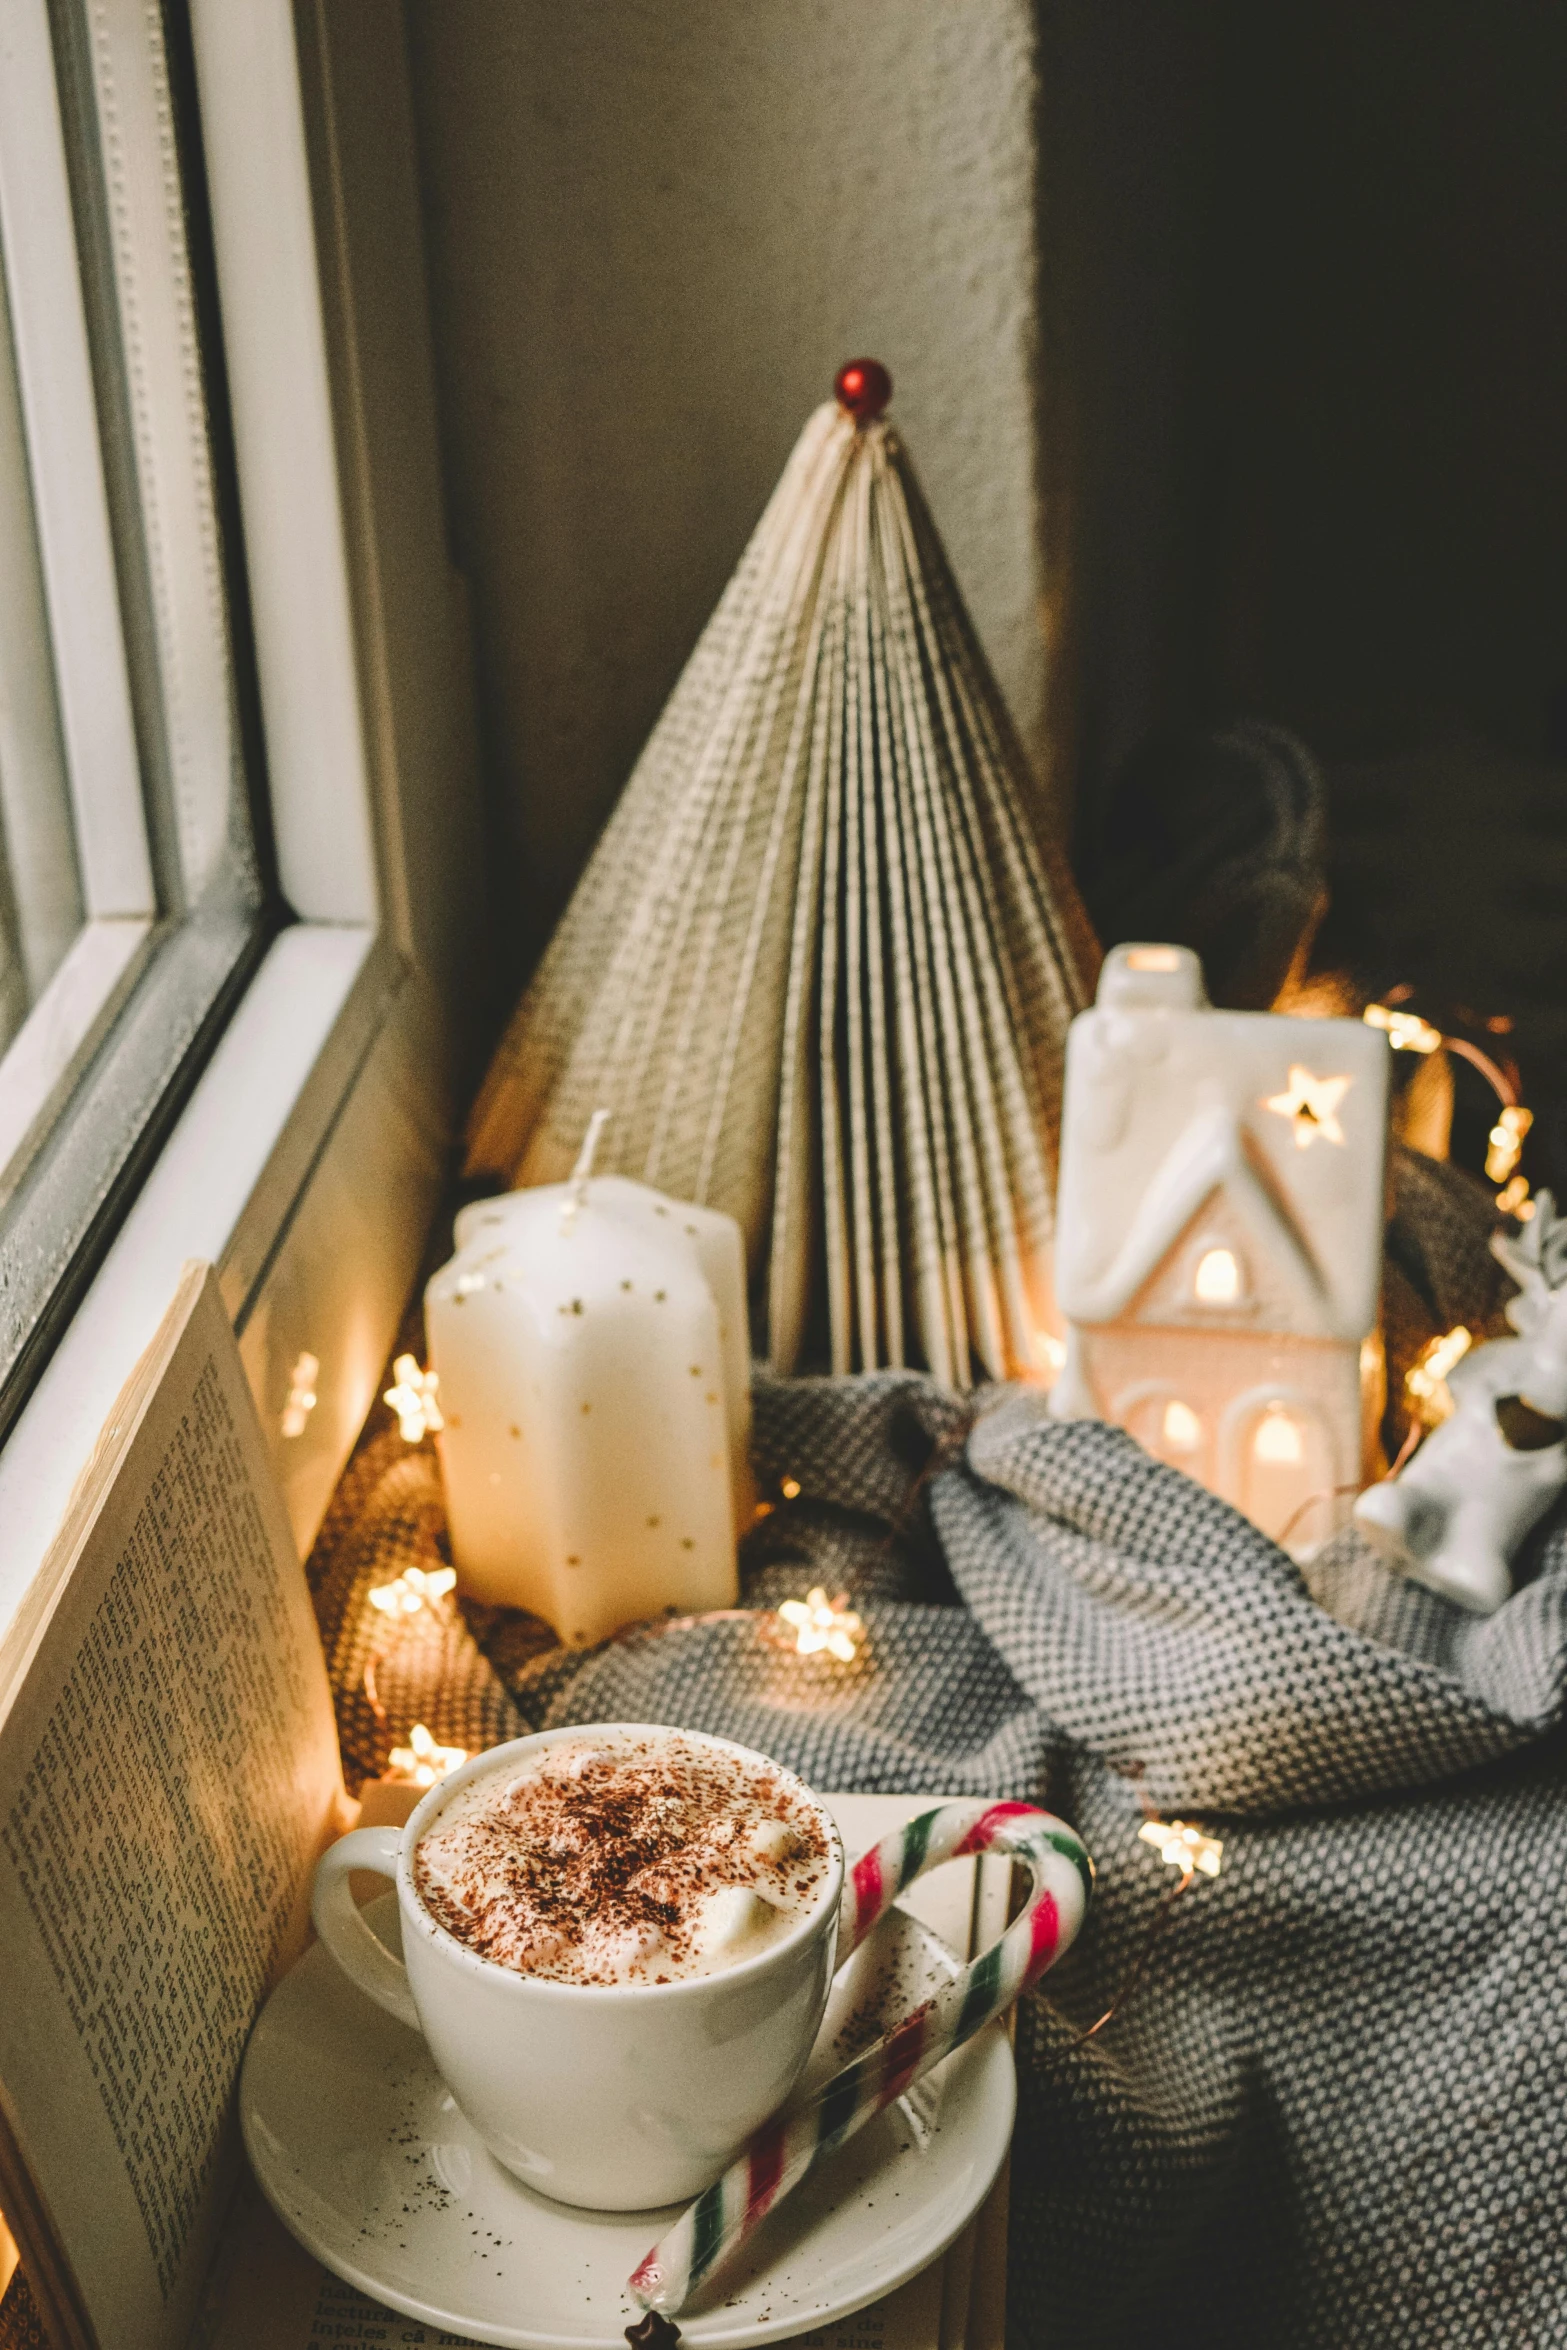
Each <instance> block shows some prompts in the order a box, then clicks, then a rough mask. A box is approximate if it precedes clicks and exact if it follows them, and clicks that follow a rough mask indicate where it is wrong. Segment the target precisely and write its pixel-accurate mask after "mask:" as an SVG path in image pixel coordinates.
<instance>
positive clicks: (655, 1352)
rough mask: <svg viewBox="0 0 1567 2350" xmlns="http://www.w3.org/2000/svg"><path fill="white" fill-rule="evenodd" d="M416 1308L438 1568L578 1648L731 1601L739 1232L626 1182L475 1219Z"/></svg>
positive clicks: (512, 1203) (742, 1427)
mask: <svg viewBox="0 0 1567 2350" xmlns="http://www.w3.org/2000/svg"><path fill="white" fill-rule="evenodd" d="M457 1244H458V1245H457V1253H456V1255H455V1256H454V1257H453V1258H452V1260H451V1262H450V1263H449V1264H447V1265H444V1266H443V1267H442V1268H441V1270H440V1272H439V1273H437V1274H436V1275H435V1277H434V1279H433V1280H432V1281H431V1282H430V1285H429V1287H428V1289H427V1290H426V1292H425V1315H426V1322H427V1326H428V1331H429V1340H430V1352H431V1363H432V1368H433V1369H434V1370H435V1371H436V1372H437V1373H438V1374H439V1377H440V1383H441V1384H440V1396H441V1408H442V1412H443V1414H444V1416H445V1423H446V1424H445V1428H444V1430H443V1432H442V1435H441V1437H440V1439H439V1442H440V1448H441V1460H442V1469H443V1473H444V1477H445V1483H446V1500H447V1513H448V1518H449V1522H450V1526H451V1538H452V1559H453V1564H454V1565H455V1566H456V1568H457V1570H458V1573H459V1576H460V1577H461V1580H462V1585H463V1588H464V1589H465V1590H467V1591H469V1592H471V1593H472V1594H473V1596H474V1597H475V1598H478V1599H483V1600H489V1601H492V1602H498V1603H501V1604H504V1605H506V1606H510V1607H525V1608H528V1609H531V1610H532V1612H533V1613H534V1614H536V1615H540V1616H542V1617H543V1618H544V1619H545V1621H546V1622H547V1623H550V1624H552V1625H553V1626H554V1627H555V1629H556V1631H558V1632H559V1633H560V1635H561V1637H562V1638H563V1639H564V1640H566V1641H568V1642H569V1643H571V1644H572V1645H573V1646H582V1645H586V1644H587V1643H590V1642H592V1641H595V1640H601V1639H603V1638H604V1637H605V1636H606V1635H607V1634H608V1633H610V1632H613V1631H615V1630H616V1629H617V1628H618V1627H619V1626H620V1625H622V1624H626V1623H632V1622H635V1621H637V1620H638V1619H640V1618H642V1617H644V1616H649V1615H656V1614H657V1613H658V1612H659V1611H660V1610H661V1609H663V1608H666V1607H670V1606H674V1607H680V1608H693V1609H696V1608H709V1607H724V1606H727V1605H729V1604H730V1603H731V1602H732V1601H733V1600H734V1598H735V1596H736V1589H737V1583H736V1565H735V1535H736V1522H737V1501H738V1502H739V1503H740V1505H741V1506H743V1505H744V1497H745V1496H746V1495H747V1494H748V1493H749V1469H748V1466H747V1461H746V1452H747V1439H748V1434H749V1420H750V1385H749V1356H748V1347H747V1337H746V1322H745V1286H744V1252H743V1245H742V1242H741V1236H740V1228H739V1226H738V1225H737V1224H736V1223H735V1222H734V1221H733V1219H732V1218H731V1217H728V1216H721V1215H718V1214H716V1213H715V1212H714V1211H713V1210H711V1209H701V1208H692V1207H688V1206H686V1205H684V1204H683V1203H681V1202H678V1201H673V1200H666V1199H664V1198H662V1197H661V1195H660V1194H659V1193H657V1192H655V1191H652V1190H650V1189H649V1188H648V1186H646V1185H645V1184H638V1183H631V1182H628V1181H627V1180H625V1179H624V1178H622V1177H618V1176H597V1177H592V1178H586V1177H584V1178H581V1179H578V1180H574V1181H573V1182H571V1183H562V1184H547V1185H541V1186H539V1187H537V1188H535V1189H532V1190H528V1191H521V1192H512V1193H510V1194H508V1195H507V1196H506V1197H505V1198H503V1199H499V1200H487V1201H482V1202H480V1203H478V1204H477V1205H476V1206H474V1207H471V1208H467V1209H465V1210H464V1211H463V1213H462V1215H461V1216H460V1217H459V1218H458V1223H457Z"/></svg>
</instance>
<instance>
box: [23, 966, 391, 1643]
mask: <svg viewBox="0 0 1567 2350" xmlns="http://www.w3.org/2000/svg"><path fill="white" fill-rule="evenodd" d="M380 962H381V958H380V957H378V956H377V955H376V953H375V934H374V933H373V932H372V931H371V930H370V929H368V928H366V927H362V926H358V925H342V926H334V925H329V924H325V923H300V924H297V925H295V927H294V928H292V929H290V930H286V931H284V932H283V934H282V935H281V937H279V938H278V939H277V940H276V941H275V942H274V944H273V945H272V947H271V948H270V949H269V950H268V952H267V955H266V957H265V959H264V961H263V962H262V965H261V967H260V969H259V971H258V972H257V974H256V976H255V979H254V981H253V982H252V984H251V986H250V988H249V989H248V990H247V992H246V995H245V997H244V1000H243V1002H242V1003H241V1004H240V1006H239V1008H238V1010H237V1011H236V1012H235V1014H234V1017H233V1019H232V1021H231V1022H230V1024H229V1026H228V1029H227V1030H226V1032H225V1034H224V1036H223V1038H222V1039H221V1041H220V1043H219V1044H218V1046H217V1049H216V1050H215V1052H214V1053H213V1056H212V1059H211V1061H210V1062H209V1064H208V1066H207V1068H206V1070H205V1072H204V1073H203V1075H202V1077H201V1079H200V1081H199V1083H198V1084H197V1087H196V1090H195V1092H194V1093H193V1095H192V1096H191V1099H190V1102H189V1104H188V1105H187V1107H186V1109H185V1112H184V1114H183V1116H182V1117H181V1119H180V1121H179V1123H178V1125H177V1126H176V1128H175V1130H174V1132H173V1134H172V1135H171V1137H170V1138H169V1141H168V1144H167V1145H166V1147H165V1149H164V1150H163V1152H162V1154H161V1155H160V1157H159V1160H158V1163H157V1165H156V1167H155V1168H154V1170H153V1172H152V1174H151V1175H150V1176H149V1177H148V1180H147V1182H146V1184H145V1185H144V1186H143V1189H142V1191H141V1193H140V1195H139V1197H138V1198H137V1201H136V1203H135V1205H134V1207H133V1208H132V1209H131V1211H130V1214H129V1215H128V1216H127V1218H126V1220H125V1223H124V1225H123V1226H122V1228H121V1230H120V1233H119V1235H118V1237H117V1239H116V1240H115V1242H114V1245H113V1247H112V1248H111V1249H110V1251H109V1254H108V1256H107V1257H106V1258H105V1260H104V1263H103V1265H102V1266H101V1268H100V1270H99V1272H98V1275H97V1277H96V1279H95V1280H94V1282H93V1284H92V1287H91V1288H90V1289H89V1290H88V1292H87V1295H86V1297H85V1298H84V1299H83V1301H82V1304H81V1306H80V1308H79V1309H78V1311H77V1313H76V1314H75V1316H74V1318H73V1319H72V1321H71V1324H70V1326H69V1328H68V1329H67V1331H66V1333H65V1335H64V1337H63V1338H62V1340H61V1342H60V1344H59V1346H58V1347H57V1348H56V1350H55V1353H54V1355H53V1357H52V1359H51V1361H50V1363H49V1366H48V1368H47V1369H46V1370H45V1372H44V1374H43V1376H42V1378H41V1379H40V1380H39V1382H38V1385H37V1387H36V1389H35V1390H34V1392H33V1394H32V1396H31V1398H30V1399H29V1401H28V1403H27V1406H26V1408H25V1410H24V1411H23V1412H22V1414H21V1417H20V1418H19V1419H18V1421H17V1422H16V1425H15V1427H14V1428H13V1429H12V1431H11V1434H10V1436H9V1438H8V1439H7V1442H6V1444H5V1447H4V1450H3V1451H0V1525H3V1526H4V1527H5V1544H4V1550H3V1553H0V1624H4V1623H5V1622H6V1621H7V1620H8V1619H9V1618H10V1617H11V1615H12V1614H13V1613H14V1611H15V1609H16V1607H17V1605H18V1603H19V1601H20V1600H21V1598H22V1595H23V1593H24V1592H25V1591H26V1589H27V1587H28V1585H29V1584H30V1583H31V1581H32V1579H33V1576H34V1575H35V1573H36V1572H37V1570H38V1567H39V1566H40V1564H41V1563H42V1560H43V1558H44V1556H45V1553H46V1552H47V1550H48V1547H49V1544H50V1542H51V1541H52V1539H53V1537H54V1533H55V1529H56V1527H57V1526H58V1524H59V1522H60V1518H61V1515H62V1513H63V1511H64V1508H65V1504H66V1502H67V1500H68V1498H69V1495H70V1492H71V1488H72V1486H73V1485H74V1483H75V1481H76V1479H77V1477H78V1475H79V1474H80V1472H81V1470H82V1467H83V1465H84V1463H85V1462H86V1461H87V1459H88V1457H89V1455H90V1453H91V1451H92V1447H93V1445H94V1443H95V1442H96V1441H97V1437H98V1433H99V1430H100V1429H101V1428H102V1426H103V1423H104V1421H105V1419H106V1418H107V1416H108V1414H109V1411H110V1409H111V1407H112V1406H113V1403H114V1400H115V1397H116V1396H117V1395H118V1393H119V1391H120V1388H121V1387H122V1385H123V1384H124V1382H125V1380H126V1378H127V1377H128V1376H129V1374H130V1371H131V1369H132V1367H133V1366H134V1364H135V1362H136V1360H137V1357H138V1356H139V1355H140V1353H141V1351H142V1349H143V1348H144V1347H145V1346H146V1344H147V1342H148V1341H149V1339H150V1338H151V1337H152V1335H153V1333H154V1331H155V1330H156V1329H157V1326H158V1323H159V1321H160V1319H161V1317H162V1315H163V1312H164V1309H165V1307H166V1306H167V1305H168V1302H169V1299H170V1298H171V1296H172V1295H173V1293H174V1287H175V1283H176V1282H177V1280H178V1278H179V1273H180V1268H181V1266H182V1265H183V1264H184V1263H185V1262H186V1260H187V1259H188V1258H191V1257H205V1258H209V1259H210V1260H211V1261H212V1262H213V1263H214V1264H216V1265H218V1266H219V1267H220V1268H221V1269H222V1271H223V1274H224V1291H225V1295H226V1297H227V1298H228V1302H229V1308H230V1311H231V1312H233V1313H235V1314H236V1318H238V1317H239V1316H240V1315H242V1314H243V1313H244V1312H245V1311H246V1310H247V1309H248V1307H249V1306H250V1305H251V1304H253V1302H254V1297H255V1293H256V1290H257V1287H258V1284H259V1283H260V1281H261V1280H262V1278H263V1277H264V1274H265V1271H266V1269H267V1262H268V1260H267V1259H266V1258H265V1257H263V1256H262V1255H261V1252H260V1251H259V1249H258V1247H257V1246H256V1245H255V1244H254V1243H253V1242H249V1241H248V1238H247V1236H248V1232H249V1229H250V1226H251V1224H252V1222H253V1221H255V1219H253V1218H252V1216H251V1213H250V1212H251V1210H252V1208H253V1204H254V1203H261V1205H262V1206H263V1208H268V1209H270V1207H271V1200H270V1198H269V1195H273V1194H274V1193H275V1191H276V1190H277V1189H278V1188H280V1184H279V1176H280V1174H281V1176H282V1177H283V1178H284V1179H289V1178H291V1179H292V1181H293V1184H294V1187H295V1188H296V1189H297V1187H298V1186H299V1184H301V1183H302V1182H303V1181H304V1179H305V1177H306V1176H307V1175H308V1173H309V1171H310V1167H311V1164H312V1161H313V1160H314V1158H315V1156H316V1155H317V1153H318V1152H319V1150H320V1148H321V1145H322V1143H323V1141H324V1139H325V1137H326V1135H327V1133H328V1132H329V1131H330V1127H331V1123H332V1119H333V1118H334V1116H335V1115H336V1112H337V1109H338V1107H339V1105H340V1102H341V1099H342V1095H343V1093H344V1092H346V1090H347V1088H348V1087H349V1086H350V1085H351V1084H352V1081H353V1078H354V1075H355V1073H356V1071H357V1069H358V1067H359V1064H360V1062H361V1061H362V1059H363V1056H364V1053H365V1051H366V1050H367V1048H368V1045H369V1043H370V1042H371V1041H372V1039H373V1036H374V1033H375V1030H376V1027H377V1025H378V1023H379V1020H380V1018H381V1017H382V1016H383V1015H384V1011H385V1006H386V1002H387V1000H388V997H389V995H390V994H391V992H392V991H393V990H394V989H395V986H396V975H395V973H387V972H384V971H378V970H377V965H378V964H379V963H380ZM334 1048H335V1049H334ZM318 1065H319V1066H320V1067H321V1068H323V1069H325V1070H327V1071H334V1070H335V1071H336V1073H337V1076H338V1078H339V1080H340V1082H339V1083H338V1084H337V1085H336V1086H335V1087H333V1088H329V1089H327V1091H326V1092H325V1095H324V1096H323V1089H322V1087H321V1085H320V1082H319V1080H318V1081H317V1083H316V1084H315V1085H314V1086H313V1085H312V1083H311V1080H312V1078H313V1077H314V1076H315V1073H316V1072H317V1069H318ZM307 1107H308V1108H309V1109H310V1110H313V1112H314V1115H313V1116H302V1115H301V1112H302V1111H303V1110H305V1109H306V1108H307ZM312 1130H313V1131H312ZM283 1161H286V1164H285V1165H280V1162H283ZM260 1220H261V1221H264V1222H266V1223H267V1224H268V1225H269V1226H270V1229H271V1232H272V1233H275V1232H276V1231H277V1228H278V1226H277V1218H276V1215H275V1213H267V1214H265V1215H264V1216H263V1217H262V1218H261V1219H260ZM236 1293H237V1294H236Z"/></svg>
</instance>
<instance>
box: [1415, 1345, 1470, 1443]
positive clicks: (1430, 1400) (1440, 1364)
mask: <svg viewBox="0 0 1567 2350" xmlns="http://www.w3.org/2000/svg"><path fill="white" fill-rule="evenodd" d="M1473 1344H1474V1341H1473V1339H1472V1338H1471V1337H1470V1335H1469V1332H1468V1331H1467V1330H1466V1329H1465V1328H1464V1325H1463V1324H1462V1322H1460V1323H1459V1325H1458V1327H1457V1329H1456V1330H1449V1331H1448V1332H1447V1334H1446V1336H1445V1337H1443V1338H1433V1339H1431V1340H1430V1341H1429V1343H1428V1344H1427V1345H1425V1346H1423V1347H1422V1348H1421V1349H1420V1352H1419V1354H1418V1355H1417V1356H1416V1357H1415V1360H1414V1361H1413V1362H1412V1363H1411V1364H1410V1366H1409V1369H1408V1370H1407V1371H1406V1372H1405V1373H1404V1386H1405V1388H1406V1390H1407V1391H1408V1394H1409V1398H1410V1401H1411V1402H1412V1403H1413V1405H1414V1407H1415V1417H1416V1418H1417V1419H1418V1420H1420V1421H1421V1422H1423V1424H1424V1425H1425V1426H1426V1427H1427V1428H1440V1426H1441V1425H1442V1422H1443V1421H1444V1420H1450V1419H1451V1418H1452V1416H1453V1396H1452V1390H1451V1389H1450V1388H1449V1386H1448V1384H1447V1374H1448V1372H1449V1371H1451V1370H1453V1369H1454V1368H1455V1366H1456V1365H1457V1364H1459V1363H1461V1362H1462V1361H1463V1359H1464V1357H1465V1355H1466V1354H1467V1353H1468V1352H1469V1349H1470V1347H1471V1346H1472V1345H1473Z"/></svg>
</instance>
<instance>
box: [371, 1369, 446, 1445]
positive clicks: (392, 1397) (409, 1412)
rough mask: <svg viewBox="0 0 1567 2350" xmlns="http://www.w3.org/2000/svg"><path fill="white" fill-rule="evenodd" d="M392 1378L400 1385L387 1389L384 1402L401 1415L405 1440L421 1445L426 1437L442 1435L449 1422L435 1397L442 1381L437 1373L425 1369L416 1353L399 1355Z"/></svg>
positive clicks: (399, 1420)
mask: <svg viewBox="0 0 1567 2350" xmlns="http://www.w3.org/2000/svg"><path fill="white" fill-rule="evenodd" d="M392 1377H393V1379H394V1380H395V1381H396V1382H397V1384H396V1385H395V1387H389V1388H388V1389H387V1391H386V1394H385V1396H384V1397H383V1398H382V1401H383V1402H385V1403H389V1404H390V1405H391V1407H392V1409H393V1411H394V1412H395V1413H396V1414H397V1424H398V1427H399V1428H400V1429H401V1431H402V1438H403V1442H404V1443H405V1444H417V1443H418V1442H419V1439H420V1438H421V1437H422V1436H435V1435H438V1434H439V1432H440V1430H441V1429H442V1428H444V1427H445V1425H446V1422H445V1421H444V1420H443V1419H442V1418H441V1407H440V1405H439V1404H438V1403H437V1402H436V1400H435V1391H436V1389H437V1388H438V1387H439V1386H440V1384H441V1382H440V1378H439V1376H438V1375H437V1373H436V1372H434V1371H421V1370H420V1368H419V1363H418V1358H417V1356H415V1355H399V1356H398V1358H397V1360H396V1362H395V1363H394V1364H393V1365H392Z"/></svg>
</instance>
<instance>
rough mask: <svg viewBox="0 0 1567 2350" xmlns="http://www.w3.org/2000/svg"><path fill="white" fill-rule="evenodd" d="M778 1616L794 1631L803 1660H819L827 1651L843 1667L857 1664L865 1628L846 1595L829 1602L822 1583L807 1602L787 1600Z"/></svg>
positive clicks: (807, 1594)
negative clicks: (823, 1652) (820, 1654)
mask: <svg viewBox="0 0 1567 2350" xmlns="http://www.w3.org/2000/svg"><path fill="white" fill-rule="evenodd" d="M778 1613H779V1615H780V1617H781V1618H782V1620H783V1621H784V1623H786V1624H787V1625H789V1627H790V1629H791V1630H792V1631H793V1633H794V1645H795V1647H796V1649H797V1650H798V1651H799V1653H800V1655H801V1656H815V1655H817V1654H819V1653H820V1652H821V1651H822V1650H825V1651H826V1653H827V1655H828V1656H832V1657H836V1658H837V1660H838V1662H839V1664H841V1665H852V1664H853V1662H854V1659H855V1657H856V1655H857V1654H858V1652H859V1646H860V1637H861V1634H862V1633H863V1632H864V1629H865V1627H864V1625H863V1624H862V1623H861V1621H860V1619H859V1617H858V1616H857V1615H856V1614H855V1612H854V1610H853V1609H852V1608H851V1607H850V1606H849V1604H848V1601H847V1598H846V1596H845V1595H844V1593H842V1592H840V1593H839V1594H838V1597H837V1598H836V1599H829V1598H828V1596H827V1594H826V1592H825V1591H824V1590H823V1588H822V1586H821V1585H820V1584H819V1583H818V1584H817V1585H816V1587H815V1589H814V1590H811V1591H808V1592H807V1593H806V1595H805V1597H804V1598H803V1599H786V1600H785V1601H784V1602H783V1605H782V1606H781V1607H780V1608H779V1610H778Z"/></svg>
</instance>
